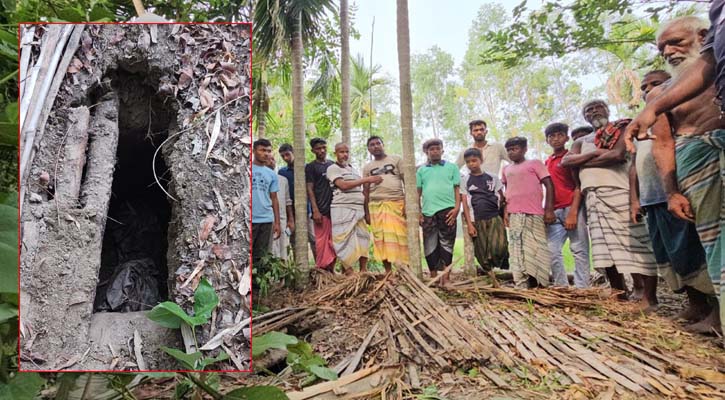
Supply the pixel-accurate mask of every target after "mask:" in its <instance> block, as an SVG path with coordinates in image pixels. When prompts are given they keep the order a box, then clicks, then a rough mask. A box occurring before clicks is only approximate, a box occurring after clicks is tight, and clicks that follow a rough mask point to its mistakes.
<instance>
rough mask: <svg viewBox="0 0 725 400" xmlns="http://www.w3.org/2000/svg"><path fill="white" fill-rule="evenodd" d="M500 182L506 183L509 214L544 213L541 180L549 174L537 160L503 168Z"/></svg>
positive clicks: (544, 166)
mask: <svg viewBox="0 0 725 400" xmlns="http://www.w3.org/2000/svg"><path fill="white" fill-rule="evenodd" d="M501 175H502V177H501V182H503V184H504V185H506V210H507V211H508V212H509V214H514V213H521V214H532V215H544V206H543V201H544V189H543V188H542V187H541V180H542V179H544V178H546V177H547V176H549V171H548V170H547V169H546V165H544V163H542V162H541V161H539V160H525V161H523V162H521V163H520V164H509V165H507V166H505V167H504V168H503V172H502V173H501Z"/></svg>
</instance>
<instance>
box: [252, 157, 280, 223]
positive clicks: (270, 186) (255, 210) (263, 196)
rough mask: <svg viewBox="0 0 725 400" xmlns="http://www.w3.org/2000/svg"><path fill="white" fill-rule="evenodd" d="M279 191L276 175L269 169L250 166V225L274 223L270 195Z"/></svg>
mask: <svg viewBox="0 0 725 400" xmlns="http://www.w3.org/2000/svg"><path fill="white" fill-rule="evenodd" d="M278 191H279V180H278V179H277V174H276V173H275V172H274V171H272V170H271V169H270V168H267V167H262V166H260V165H255V164H252V223H253V224H265V223H270V222H274V210H272V198H271V197H270V193H277V192H278Z"/></svg>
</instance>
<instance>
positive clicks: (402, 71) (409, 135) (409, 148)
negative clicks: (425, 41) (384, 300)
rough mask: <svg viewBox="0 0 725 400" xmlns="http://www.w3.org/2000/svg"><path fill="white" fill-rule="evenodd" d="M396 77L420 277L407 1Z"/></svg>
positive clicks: (408, 209) (413, 257)
mask: <svg viewBox="0 0 725 400" xmlns="http://www.w3.org/2000/svg"><path fill="white" fill-rule="evenodd" d="M397 28H398V35H397V36H398V73H399V76H400V78H399V79H400V127H401V130H402V131H403V132H402V133H403V171H404V174H405V177H406V179H405V213H406V221H407V224H408V244H409V246H408V249H409V250H410V264H411V267H412V268H413V270H414V271H415V272H416V273H417V274H418V276H419V277H420V276H422V275H423V269H422V267H421V262H420V236H419V234H418V216H419V215H420V208H419V207H418V194H417V193H418V189H417V188H416V185H415V146H414V144H413V138H414V135H413V96H412V94H411V89H410V30H409V28H408V0H397Z"/></svg>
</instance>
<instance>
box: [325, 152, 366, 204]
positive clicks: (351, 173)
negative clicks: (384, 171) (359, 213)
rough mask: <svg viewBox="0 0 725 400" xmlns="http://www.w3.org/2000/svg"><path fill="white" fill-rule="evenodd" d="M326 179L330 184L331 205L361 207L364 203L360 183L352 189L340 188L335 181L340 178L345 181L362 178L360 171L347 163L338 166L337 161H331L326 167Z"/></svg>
mask: <svg viewBox="0 0 725 400" xmlns="http://www.w3.org/2000/svg"><path fill="white" fill-rule="evenodd" d="M327 179H329V180H330V185H331V186H332V205H331V207H354V208H358V207H359V208H361V209H362V208H363V206H364V205H365V196H363V187H362V185H358V186H355V187H354V188H352V189H348V190H341V189H340V188H339V187H337V185H335V181H336V180H338V179H342V180H345V181H354V180H358V179H362V177H361V176H360V173H359V172H357V171H356V170H355V168H353V167H352V165H350V164H347V165H346V166H344V167H341V166H339V165H338V164H337V163H333V164H332V165H330V166H329V167H327Z"/></svg>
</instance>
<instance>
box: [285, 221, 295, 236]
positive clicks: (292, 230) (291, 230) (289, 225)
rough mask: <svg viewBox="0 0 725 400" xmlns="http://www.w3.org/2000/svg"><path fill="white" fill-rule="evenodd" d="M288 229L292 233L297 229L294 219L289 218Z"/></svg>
mask: <svg viewBox="0 0 725 400" xmlns="http://www.w3.org/2000/svg"><path fill="white" fill-rule="evenodd" d="M287 229H289V232H290V234H291V233H292V232H294V231H295V220H294V219H288V220H287Z"/></svg>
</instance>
